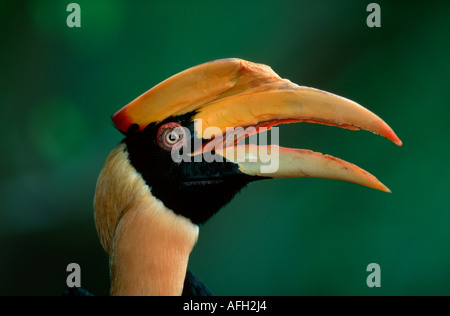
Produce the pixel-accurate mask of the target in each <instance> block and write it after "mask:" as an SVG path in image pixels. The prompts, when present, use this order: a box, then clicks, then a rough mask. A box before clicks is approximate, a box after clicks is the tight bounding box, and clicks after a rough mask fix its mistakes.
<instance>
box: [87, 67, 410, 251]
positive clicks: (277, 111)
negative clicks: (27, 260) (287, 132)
mask: <svg viewBox="0 0 450 316" xmlns="http://www.w3.org/2000/svg"><path fill="white" fill-rule="evenodd" d="M113 122H114V124H115V126H116V127H117V128H118V129H119V131H121V132H122V133H123V134H124V135H125V139H124V141H123V142H122V144H121V145H120V146H119V147H118V149H116V153H117V151H119V152H120V153H121V154H122V156H123V157H124V158H123V159H124V160H126V161H123V162H122V163H123V164H125V165H126V168H127V169H126V170H127V171H126V173H133V177H138V178H139V179H141V180H142V182H143V183H145V184H146V188H145V190H146V192H147V193H146V194H149V195H152V196H153V197H155V198H156V200H158V201H160V202H162V204H163V205H164V206H165V208H167V209H168V210H170V211H172V212H173V213H174V214H176V215H177V216H181V217H183V218H185V219H187V220H188V221H190V222H191V223H193V224H195V225H198V224H202V223H204V222H205V221H207V220H208V219H209V218H210V217H211V216H212V215H214V214H215V213H216V212H217V211H218V210H220V208H221V207H222V206H224V205H225V204H226V203H228V202H229V201H230V200H231V199H232V198H233V197H234V195H235V194H236V193H237V192H239V191H240V190H241V189H242V188H243V187H244V186H245V185H246V184H248V183H249V182H252V181H255V180H261V179H269V178H285V177H317V178H329V179H337V180H344V181H350V182H354V183H357V184H361V185H364V186H367V187H371V188H374V189H378V190H381V191H385V192H390V191H389V189H388V188H387V187H386V186H384V185H383V184H382V183H381V182H380V181H378V180H377V179H376V178H375V177H374V176H373V175H371V174H370V173H368V172H366V171H364V170H363V169H361V168H359V167H357V166H355V165H353V164H351V163H348V162H345V161H343V160H341V159H338V158H335V157H332V156H329V155H323V154H320V153H316V152H313V151H310V150H303V149H288V148H283V147H279V146H278V145H276V144H271V145H262V144H259V145H257V144H254V143H252V144H245V141H244V143H243V142H242V140H243V139H245V138H249V139H250V138H251V137H252V136H255V135H257V134H258V133H259V132H260V131H262V130H267V129H270V128H271V127H273V126H275V125H278V124H284V123H294V122H310V123H319V124H326V125H332V126H338V127H342V128H347V129H351V130H359V129H363V130H367V131H370V132H373V133H375V134H379V135H381V136H383V137H385V138H387V139H389V140H391V141H392V142H394V143H395V144H397V145H399V146H400V145H401V144H402V143H401V141H400V139H399V138H398V137H397V136H396V134H395V133H394V132H393V131H392V129H391V128H390V127H389V126H388V125H387V124H386V123H385V122H384V121H383V120H382V119H380V118H379V117H378V116H376V115H375V114H373V113H372V112H370V111H369V110H367V109H366V108H364V107H362V106H360V105H359V104H357V103H355V102H353V101H350V100H348V99H345V98H343V97H340V96H337V95H334V94H331V93H328V92H324V91H321V90H317V89H313V88H309V87H303V86H298V85H296V84H294V83H292V82H291V81H289V80H287V79H282V78H280V77H279V76H278V75H277V74H276V73H275V72H274V71H273V70H272V69H271V68H270V67H268V66H266V65H262V64H255V63H252V62H248V61H244V60H241V59H223V60H217V61H213V62H209V63H205V64H202V65H199V66H195V67H193V68H190V69H187V70H185V71H183V72H181V73H178V74H176V75H174V76H172V77H170V78H169V79H167V80H165V81H163V82H162V83H160V84H158V85H157V86H155V87H153V88H152V89H150V90H149V91H147V92H145V93H144V94H142V95H141V96H140V97H138V98H137V99H135V100H134V101H132V102H131V103H129V104H128V105H126V106H125V107H123V108H122V109H121V110H119V111H118V112H117V113H116V114H115V115H114V116H113ZM268 157H269V158H270V159H269V160H270V161H268V159H267V158H268ZM272 160H276V162H275V164H274V161H272ZM273 166H274V167H273ZM105 168H106V167H105ZM116 168H119V169H120V167H116ZM116 171H117V172H119V171H118V170H116ZM114 172H115V170H108V171H107V173H109V174H111V173H114ZM126 177H129V175H128V174H127V175H123V174H122V175H120V176H119V175H118V176H117V177H116V178H115V179H114V180H111V179H109V180H108V181H109V182H108V181H106V180H104V181H103V182H102V180H99V184H98V186H97V195H96V208H98V207H97V205H100V204H102V202H101V201H100V200H102V199H104V195H105V190H106V189H105V186H111V185H114V183H116V182H120V181H126V180H125V179H124V178H126ZM111 194H113V193H111ZM111 194H110V195H111ZM117 194H118V195H120V194H123V193H117ZM108 199H109V200H111V199H112V200H114V197H111V196H109V197H108ZM127 199H131V198H130V197H127ZM127 203H128V204H127ZM127 203H122V204H123V206H122V207H121V208H122V209H121V210H118V211H116V213H117V214H114V215H113V216H112V217H113V219H108V220H105V219H100V218H99V217H100V216H103V215H104V214H105V213H106V212H107V211H106V210H104V209H105V206H100V208H103V209H102V210H101V211H97V210H96V213H97V214H96V220H97V228H98V230H99V234H100V235H101V237H102V238H101V239H102V243H103V246H104V247H105V249H107V251H109V250H110V242H111V239H112V238H113V237H114V236H113V235H114V232H115V226H116V225H117V223H118V221H119V220H120V217H121V216H122V215H123V212H125V211H126V209H128V208H129V205H130V202H127ZM103 204H104V203H103ZM110 204H111V203H110ZM100 213H101V214H102V215H99V214H100ZM102 222H106V223H107V224H102ZM99 223H100V224H99ZM105 227H106V228H105ZM103 230H107V231H108V232H107V233H105V232H104V231H103ZM105 236H106V237H105Z"/></svg>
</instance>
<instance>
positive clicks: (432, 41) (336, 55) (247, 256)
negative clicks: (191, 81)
mask: <svg viewBox="0 0 450 316" xmlns="http://www.w3.org/2000/svg"><path fill="white" fill-rule="evenodd" d="M70 2H72V1H50V0H46V1H37V0H36V1H4V0H2V1H1V2H0V30H1V31H0V32H1V33H0V34H1V44H0V45H1V50H0V80H1V82H0V105H1V107H0V121H1V128H2V135H3V136H2V137H1V141H0V177H1V182H0V208H1V212H0V251H1V256H0V294H2V295H60V294H61V293H62V292H63V291H64V289H65V282H66V276H67V274H68V273H67V272H66V271H65V270H66V266H67V265H68V264H69V263H71V262H76V263H78V264H80V265H81V269H82V286H83V287H84V288H85V289H87V290H89V291H90V292H92V293H94V294H96V295H106V294H107V292H108V283H109V281H108V262H107V257H106V255H105V254H104V252H103V250H102V248H101V246H100V244H99V242H98V239H97V234H96V231H95V226H94V221H93V207H92V201H93V196H94V190H95V184H96V179H97V176H98V174H99V172H100V170H101V168H102V165H103V163H104V161H105V159H106V157H107V155H108V153H109V151H110V150H112V149H113V148H114V147H115V146H116V144H118V142H120V141H121V139H122V135H121V134H120V133H119V132H118V131H116V130H115V128H114V127H113V124H112V123H111V115H112V114H113V113H114V112H115V111H116V110H118V109H119V108H121V107H122V106H123V105H125V104H127V103H128V102H129V101H131V100H132V99H134V98H135V97H137V96H138V95H140V94H141V93H143V92H144V91H146V90H148V89H149V88H151V87H152V86H154V85H155V84H157V83H159V82H160V81H162V80H164V79H165V78H167V77H169V76H171V75H173V74H175V73H177V72H179V71H181V70H184V69H186V68H188V67H191V66H194V65H197V64H199V63H203V62H206V61H210V60H214V59H218V58H224V57H240V58H243V59H247V60H250V61H254V62H260V63H264V64H268V65H270V66H271V67H272V68H273V69H274V70H275V71H276V72H277V73H278V74H279V75H280V76H282V77H284V78H288V79H290V80H291V81H293V82H296V83H298V84H301V85H307V86H313V87H316V88H320V89H323V90H326V91H330V92H333V93H336V94H339V95H342V96H345V97H347V98H350V99H352V100H355V101H357V102H358V103H360V104H362V105H364V106H365V107H367V108H369V109H370V110H372V111H373V112H375V113H376V114H378V115H380V116H381V117H382V118H383V119H384V120H385V121H386V122H387V123H388V124H389V125H390V126H391V127H392V128H393V129H394V130H395V131H396V133H397V134H398V136H399V137H400V138H401V139H402V140H403V142H404V146H403V147H401V148H399V147H397V146H395V145H394V144H392V143H390V142H388V141H386V140H385V139H383V138H381V137H378V136H375V135H372V134H370V133H367V132H352V131H348V130H341V129H337V128H333V127H327V126H318V125H314V124H297V125H289V126H282V127H281V128H280V139H281V140H280V142H281V145H283V146H287V147H297V148H307V149H312V150H315V151H320V152H325V153H328V154H332V155H335V156H337V157H340V158H343V159H345V160H348V161H350V162H353V163H356V164H357V165H359V166H361V167H362V168H364V169H366V170H368V171H369V172H371V173H373V174H374V175H376V176H377V177H378V178H379V179H380V180H381V181H383V182H384V183H385V184H386V185H387V186H388V187H389V188H390V189H391V190H392V191H393V193H392V194H385V193H382V192H378V191H375V190H372V189H368V188H365V187H361V186H358V185H355V184H351V183H344V182H339V181H332V180H323V179H285V180H273V181H262V182H259V183H253V184H251V185H249V186H248V188H246V189H245V190H244V191H243V192H242V193H241V194H239V195H238V196H237V197H236V198H235V199H234V200H233V201H232V203H230V204H229V205H228V206H226V208H224V209H223V210H222V211H221V212H220V213H219V214H218V215H217V216H215V217H214V218H213V219H212V220H211V221H210V222H208V223H207V224H206V225H204V226H203V227H201V229H200V239H199V242H198V245H197V246H196V248H195V249H194V251H193V253H192V255H191V259H190V263H189V268H190V269H191V270H192V271H194V272H195V273H196V274H197V275H198V276H199V277H200V278H201V279H202V281H204V282H205V283H206V284H207V285H208V286H209V287H210V288H211V290H212V291H213V292H214V293H215V294H218V295H247V294H248V295H316V294H319V295H450V247H449V244H450V208H449V191H450V190H449V189H450V185H449V183H448V181H449V176H450V168H449V167H448V160H449V157H450V141H449V138H448V137H449V132H450V123H449V115H450V87H449V82H450V80H449V74H450V61H449V56H450V19H449V16H450V3H449V2H448V1H441V2H437V1H428V2H426V4H425V2H423V3H411V2H406V1H404V2H400V1H399V2H395V3H394V1H377V3H379V4H380V6H381V25H382V27H381V28H369V27H367V25H366V18H367V15H368V14H369V13H368V12H366V7H367V5H368V4H369V3H370V2H369V1H313V0H310V1H261V0H260V1H243V0H240V1H226V2H225V1H127V2H126V1H106V0H102V1H101V0H95V1H92V0H91V1H87V0H85V1H81V0H78V1H76V2H77V3H79V4H80V6H81V24H82V27H81V28H73V29H72V28H68V27H67V26H66V18H67V16H68V14H69V13H68V12H66V7H67V5H68V4H69V3H70ZM372 262H375V263H378V264H379V265H380V266H381V282H382V283H381V285H382V287H381V288H373V289H372V288H368V287H367V285H366V277H367V276H368V274H369V273H368V272H366V267H367V265H368V264H369V263H372Z"/></svg>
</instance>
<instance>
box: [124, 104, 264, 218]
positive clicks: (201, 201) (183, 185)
mask: <svg viewBox="0 0 450 316" xmlns="http://www.w3.org/2000/svg"><path fill="white" fill-rule="evenodd" d="M193 115H195V113H194V112H191V113H188V114H185V115H182V116H177V117H171V118H168V119H166V120H165V121H163V122H161V123H159V124H155V123H152V124H149V125H148V126H147V127H146V128H145V129H144V130H143V131H140V132H139V131H137V129H135V131H134V132H131V130H130V131H129V133H128V135H127V137H126V138H125V140H124V142H125V144H126V146H127V150H128V153H129V157H130V162H131V164H132V165H133V167H134V168H135V169H136V170H137V171H138V172H139V173H140V174H141V175H142V177H143V178H144V180H145V181H146V183H147V185H148V186H149V187H150V190H151V192H152V194H153V195H154V196H155V197H156V198H158V199H159V200H161V201H162V202H163V203H164V205H165V206H166V207H167V208H169V209H171V210H172V211H173V212H175V213H176V214H180V215H182V216H184V217H186V218H189V219H190V220H191V221H192V222H193V223H195V224H202V223H204V222H206V221H207V220H208V219H209V218H210V217H211V216H213V215H214V214H215V213H216V212H217V211H219V210H220V209H221V208H222V207H223V206H224V205H225V204H227V203H228V202H229V201H230V200H231V199H232V198H233V197H234V196H235V195H236V193H238V192H239V191H240V190H241V189H242V188H243V187H245V185H246V184H247V183H249V182H251V181H254V180H257V179H259V178H258V177H251V176H248V175H246V174H244V173H242V172H240V171H239V170H238V165H237V164H235V163H232V162H228V161H224V162H210V163H208V162H206V161H202V162H193V161H192V162H184V161H182V162H180V163H176V162H174V161H173V160H172V157H171V153H170V152H167V151H164V150H163V149H161V148H160V147H159V145H158V143H157V141H156V137H157V132H158V129H159V127H160V126H162V125H164V124H166V123H169V122H176V123H179V124H180V125H182V126H184V127H187V128H188V129H189V130H190V131H191V135H192V138H193V137H195V135H194V132H193V122H192V117H193ZM191 143H192V144H193V140H192V142H191Z"/></svg>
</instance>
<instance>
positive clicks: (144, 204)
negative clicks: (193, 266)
mask: <svg viewBox="0 0 450 316" xmlns="http://www.w3.org/2000/svg"><path fill="white" fill-rule="evenodd" d="M94 210H95V222H96V226H97V232H98V235H99V238H100V241H101V243H102V245H103V248H104V249H105V250H106V252H107V253H108V255H109V262H110V272H111V290H110V294H111V295H181V293H182V290H183V283H184V278H185V275H186V269H187V264H188V260H189V255H190V253H191V251H192V249H193V247H194V245H195V243H196V242H197V238H198V226H197V225H194V224H193V223H192V222H191V221H190V220H188V219H186V218H185V217H182V216H179V215H176V214H175V213H173V212H172V211H171V210H169V209H167V208H166V207H165V206H164V204H163V203H162V202H161V201H159V200H158V199H156V198H155V197H154V196H153V195H152V194H151V193H150V190H149V188H148V186H147V185H146V184H145V181H144V180H143V179H142V177H141V176H140V174H138V173H137V172H136V171H135V169H134V168H133V167H132V166H131V165H130V163H129V159H128V153H127V151H126V146H125V145H124V144H121V145H119V146H118V147H116V148H115V149H114V150H113V151H112V152H111V154H110V155H109V157H108V159H107V160H106V163H105V166H104V168H103V170H102V172H101V174H100V176H99V179H98V182H97V190H96V194H95V200H94Z"/></svg>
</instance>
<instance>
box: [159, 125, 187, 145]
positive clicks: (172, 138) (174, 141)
mask: <svg viewBox="0 0 450 316" xmlns="http://www.w3.org/2000/svg"><path fill="white" fill-rule="evenodd" d="M184 137H185V135H184V129H183V127H182V126H181V125H180V124H178V123H175V122H172V123H167V124H164V125H163V126H161V127H160V128H159V130H158V134H157V137H156V138H157V142H158V145H159V147H161V148H162V149H164V150H165V151H171V150H172V149H174V148H175V149H177V148H180V147H181V146H182V145H183V143H184Z"/></svg>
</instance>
